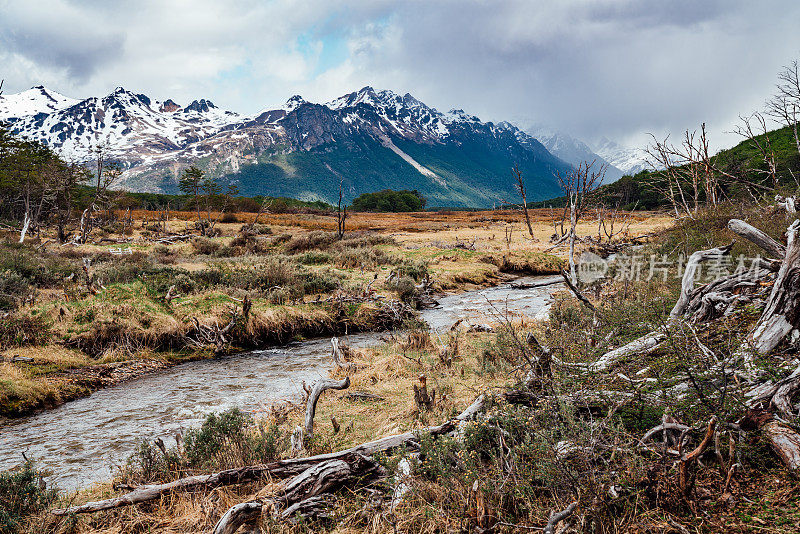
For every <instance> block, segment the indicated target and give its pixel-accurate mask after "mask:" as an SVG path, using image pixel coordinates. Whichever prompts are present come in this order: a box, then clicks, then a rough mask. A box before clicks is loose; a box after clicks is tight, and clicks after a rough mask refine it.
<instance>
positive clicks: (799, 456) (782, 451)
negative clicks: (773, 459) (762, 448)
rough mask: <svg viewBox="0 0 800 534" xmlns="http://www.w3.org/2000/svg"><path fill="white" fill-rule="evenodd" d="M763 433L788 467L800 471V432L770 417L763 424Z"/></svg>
mask: <svg viewBox="0 0 800 534" xmlns="http://www.w3.org/2000/svg"><path fill="white" fill-rule="evenodd" d="M761 434H762V435H763V436H764V437H765V438H766V439H767V441H768V442H769V445H770V447H772V450H773V451H775V454H777V455H778V457H779V458H780V459H781V461H782V462H783V464H784V465H785V466H786V467H787V468H788V469H790V470H791V471H793V472H795V473H797V472H798V471H800V434H798V433H797V431H795V430H794V429H793V428H792V427H790V426H788V425H786V424H784V423H781V422H779V421H777V420H775V419H770V420H769V421H767V422H766V423H764V424H763V425H762V426H761Z"/></svg>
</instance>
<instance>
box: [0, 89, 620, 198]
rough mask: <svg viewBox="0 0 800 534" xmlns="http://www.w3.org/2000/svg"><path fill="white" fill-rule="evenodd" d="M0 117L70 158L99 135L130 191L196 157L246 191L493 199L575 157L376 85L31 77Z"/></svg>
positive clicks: (155, 184) (151, 188)
mask: <svg viewBox="0 0 800 534" xmlns="http://www.w3.org/2000/svg"><path fill="white" fill-rule="evenodd" d="M0 120H2V121H5V122H6V123H8V124H9V126H10V128H11V129H12V131H13V132H15V133H17V134H19V135H21V136H23V137H27V138H31V139H35V140H39V141H41V142H44V143H45V144H47V145H49V146H50V147H51V148H53V149H54V150H55V151H57V152H59V153H60V154H61V155H62V156H63V157H64V158H66V159H70V160H74V161H81V162H83V161H90V160H91V159H92V157H93V156H92V149H93V148H94V147H95V146H97V145H98V144H101V145H102V146H103V147H104V151H105V153H106V156H107V157H108V158H111V159H113V160H116V161H118V162H119V163H120V164H121V165H122V166H123V169H124V172H123V175H122V181H121V183H120V184H119V187H122V188H125V189H128V190H133V191H148V192H175V191H177V183H178V177H179V176H180V173H181V171H182V170H183V169H185V168H186V167H188V166H189V165H196V166H199V167H201V168H203V169H204V170H205V171H206V173H207V174H210V175H213V176H217V177H219V178H220V179H221V181H223V183H224V182H230V183H234V184H236V185H237V186H238V187H239V190H240V191H241V193H242V194H246V195H258V194H266V195H271V196H290V197H295V198H300V199H303V200H324V201H328V202H332V201H334V200H335V199H336V198H337V197H338V190H339V184H340V182H341V183H343V185H344V193H345V198H346V200H348V201H349V200H351V199H352V198H354V197H355V196H358V195H359V194H361V193H366V192H372V191H377V190H381V189H387V188H388V189H417V190H418V191H420V192H421V193H422V194H423V195H424V196H425V197H426V198H427V199H428V201H429V205H433V206H453V207H461V206H463V207H490V206H493V205H497V204H499V203H503V202H516V201H518V196H517V193H516V191H515V182H514V180H513V177H512V175H511V169H512V167H514V166H517V167H518V168H519V169H520V170H521V171H522V174H523V176H524V179H525V183H526V189H527V192H528V200H529V201H535V200H543V199H547V198H552V197H554V196H558V195H559V194H560V189H559V187H558V181H557V179H556V177H555V176H556V174H557V173H559V172H566V171H567V170H568V169H569V168H570V167H571V164H574V163H575V161H574V158H573V157H572V156H571V155H568V154H567V153H566V152H565V151H563V150H561V148H563V147H562V146H561V145H563V144H564V143H563V142H562V143H561V144H560V145H559V144H558V143H553V141H554V139H553V138H545V139H544V141H545V144H543V143H542V142H540V140H538V139H537V138H536V137H535V136H534V135H531V134H530V133H526V132H525V131H523V130H521V129H519V128H517V127H516V126H514V125H512V124H510V123H508V122H498V123H492V122H482V121H481V120H480V119H478V118H477V117H475V116H472V115H469V114H467V113H465V112H464V111H463V110H456V109H454V110H450V111H449V112H447V113H442V112H439V111H437V110H436V109H434V108H432V107H429V106H427V105H425V104H424V103H422V102H420V101H419V100H417V99H416V98H414V97H413V96H411V95H410V94H405V95H402V96H401V95H399V94H396V93H393V92H391V91H385V90H384V91H375V90H374V89H372V88H371V87H364V88H362V89H360V90H359V91H356V92H353V93H350V94H347V95H344V96H342V97H339V98H337V99H335V100H332V101H330V102H327V103H325V104H316V103H311V102H307V101H305V100H304V99H303V98H302V97H300V96H293V97H292V98H290V99H289V100H288V101H287V102H286V104H284V105H283V106H282V107H281V108H278V109H267V110H263V111H261V112H259V113H257V114H255V115H252V116H244V115H239V114H237V113H234V112H231V111H225V110H222V109H220V108H218V107H216V106H215V105H214V104H213V103H212V102H210V101H209V100H205V99H201V100H195V101H193V102H191V103H189V104H188V105H186V106H181V105H180V104H178V103H176V102H174V101H173V100H171V99H167V100H165V101H159V100H156V99H152V98H150V97H148V96H147V95H144V94H139V93H133V92H130V91H128V90H126V89H123V88H121V87H119V88H117V89H116V90H114V91H113V92H112V93H110V94H109V95H107V96H105V97H102V98H99V97H91V98H87V99H84V100H76V99H73V98H69V97H66V96H64V95H61V94H59V93H57V92H55V91H52V90H50V89H48V88H46V87H43V86H37V87H33V88H31V89H29V90H27V91H23V92H21V93H17V94H11V95H2V96H0ZM570 139H571V138H570ZM572 141H575V140H572ZM547 143H551V146H550V147H549V149H548V147H547ZM581 145H583V147H585V148H584V151H586V150H589V152H591V150H590V149H588V147H586V145H584V144H582V143H581ZM583 147H582V148H583ZM607 153H608V154H609V157H611V151H608V152H607ZM592 156H593V159H594V158H597V154H592ZM618 156H619V158H618V159H619V160H620V161H621V160H622V156H621V155H618ZM619 172H621V171H617V170H616V169H615V172H614V175H613V176H611V177H612V178H618V177H619V176H618V175H617V174H618V173H619Z"/></svg>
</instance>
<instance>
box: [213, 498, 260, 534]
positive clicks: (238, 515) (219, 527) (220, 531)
mask: <svg viewBox="0 0 800 534" xmlns="http://www.w3.org/2000/svg"><path fill="white" fill-rule="evenodd" d="M261 509H262V505H261V503H260V502H243V503H241V504H237V505H236V506H233V507H231V508H230V509H229V510H228V511H227V512H225V515H223V516H222V517H221V518H220V520H219V521H218V522H217V524H216V525H215V526H214V530H212V531H211V534H234V533H235V532H237V531H238V530H239V527H241V526H243V525H244V526H247V527H248V528H247V530H245V531H243V532H242V534H250V533H256V532H258V533H260V532H261V527H259V526H258V521H259V519H261Z"/></svg>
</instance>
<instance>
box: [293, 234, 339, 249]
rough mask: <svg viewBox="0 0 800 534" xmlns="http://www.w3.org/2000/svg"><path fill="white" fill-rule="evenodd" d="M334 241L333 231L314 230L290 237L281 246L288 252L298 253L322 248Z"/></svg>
mask: <svg viewBox="0 0 800 534" xmlns="http://www.w3.org/2000/svg"><path fill="white" fill-rule="evenodd" d="M334 242H336V234H335V233H333V232H322V231H315V232H310V233H308V234H306V235H299V236H296V237H292V238H291V239H289V241H287V242H286V244H285V245H284V246H283V249H284V250H285V251H286V252H287V253H288V254H299V253H301V252H307V251H309V250H314V249H317V250H324V249H327V248H328V247H329V246H330V245H332V244H333V243H334Z"/></svg>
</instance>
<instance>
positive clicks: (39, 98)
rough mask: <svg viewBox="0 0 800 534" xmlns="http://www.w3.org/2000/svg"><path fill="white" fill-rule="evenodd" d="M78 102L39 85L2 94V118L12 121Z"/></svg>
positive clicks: (0, 105)
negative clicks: (10, 93)
mask: <svg viewBox="0 0 800 534" xmlns="http://www.w3.org/2000/svg"><path fill="white" fill-rule="evenodd" d="M77 103H78V100H75V99H74V98H69V97H66V96H64V95H62V94H60V93H57V92H55V91H51V90H50V89H47V88H46V87H44V86H41V85H38V86H36V87H31V88H30V89H28V90H27V91H22V92H21V93H17V94H14V95H6V96H2V95H0V120H3V121H8V122H12V121H14V120H16V119H19V118H20V117H28V116H32V115H37V114H39V113H52V112H54V111H58V110H60V109H63V108H67V107H69V106H72V105H74V104H77Z"/></svg>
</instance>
